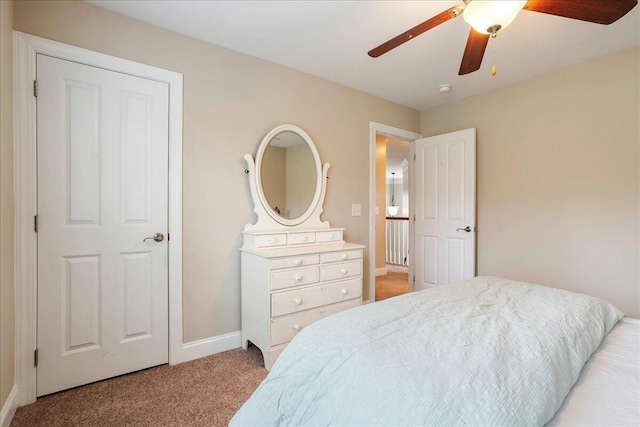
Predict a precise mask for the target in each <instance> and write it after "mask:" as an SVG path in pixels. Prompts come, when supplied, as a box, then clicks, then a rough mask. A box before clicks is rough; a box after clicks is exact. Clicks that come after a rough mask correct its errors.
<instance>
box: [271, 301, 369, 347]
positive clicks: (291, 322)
mask: <svg viewBox="0 0 640 427" xmlns="http://www.w3.org/2000/svg"><path fill="white" fill-rule="evenodd" d="M359 305H360V298H354V299H351V300H349V301H344V302H341V303H339V304H333V305H327V306H324V307H318V308H315V309H312V310H307V311H302V312H300V313H296V314H293V315H291V316H286V317H281V318H279V319H272V320H271V345H272V346H274V345H278V344H283V343H287V342H289V341H291V340H292V339H293V337H294V336H295V335H296V334H297V333H298V332H300V331H301V330H302V329H303V328H305V327H306V326H308V325H310V324H311V323H313V322H315V321H316V320H320V319H322V318H323V317H327V316H329V315H330V314H333V313H337V312H339V311H342V310H346V309H348V308H352V307H357V306H359ZM276 357H277V356H276Z"/></svg>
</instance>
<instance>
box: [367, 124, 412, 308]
mask: <svg viewBox="0 0 640 427" xmlns="http://www.w3.org/2000/svg"><path fill="white" fill-rule="evenodd" d="M410 150H411V147H410V143H409V142H408V141H402V140H400V139H396V138H393V137H390V136H384V135H376V204H375V206H376V207H375V209H376V227H375V230H376V247H375V253H376V256H375V264H376V265H375V276H376V277H375V300H376V301H381V300H383V299H387V298H391V297H394V296H398V295H402V294H405V293H407V292H409V265H410V262H411V261H410V257H409V185H410V183H409V177H410V174H409V159H410V158H411V151H410Z"/></svg>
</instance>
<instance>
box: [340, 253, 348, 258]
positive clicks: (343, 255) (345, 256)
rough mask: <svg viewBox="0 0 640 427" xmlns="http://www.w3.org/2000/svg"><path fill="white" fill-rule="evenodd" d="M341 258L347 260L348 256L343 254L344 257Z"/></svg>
mask: <svg viewBox="0 0 640 427" xmlns="http://www.w3.org/2000/svg"><path fill="white" fill-rule="evenodd" d="M340 258H342V259H347V258H348V257H347V254H342V255H341V256H340Z"/></svg>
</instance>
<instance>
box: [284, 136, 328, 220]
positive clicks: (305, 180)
mask: <svg viewBox="0 0 640 427" xmlns="http://www.w3.org/2000/svg"><path fill="white" fill-rule="evenodd" d="M321 167H322V166H321ZM320 175H322V172H321V171H320ZM317 177H318V175H317V173H316V165H315V158H314V157H313V153H312V152H311V150H310V149H309V147H308V145H307V144H298V145H294V146H291V147H288V148H287V185H286V187H287V204H286V208H287V218H298V217H299V216H300V215H302V214H303V213H305V212H306V211H307V209H308V208H309V206H310V205H311V202H312V201H313V196H314V195H315V193H316V183H317Z"/></svg>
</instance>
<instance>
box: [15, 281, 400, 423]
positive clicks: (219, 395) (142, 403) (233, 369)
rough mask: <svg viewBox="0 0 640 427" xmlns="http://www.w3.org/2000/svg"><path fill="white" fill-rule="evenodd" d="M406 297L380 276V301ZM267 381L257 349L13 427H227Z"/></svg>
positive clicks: (113, 386) (125, 384)
mask: <svg viewBox="0 0 640 427" xmlns="http://www.w3.org/2000/svg"><path fill="white" fill-rule="evenodd" d="M406 292H408V274H407V273H405V272H394V271H389V272H387V274H386V275H384V276H378V277H376V301H380V300H383V299H386V298H390V297H392V296H396V295H400V294H403V293H406ZM266 376H267V371H266V369H264V364H263V361H262V353H261V352H260V350H259V349H258V348H257V347H253V346H252V347H250V348H249V350H247V351H244V350H242V349H236V350H231V351H227V352H224V353H219V354H214V355H213V356H209V357H204V358H202V359H198V360H194V361H192V362H187V363H183V364H180V365H176V366H169V365H162V366H158V367H155V368H150V369H145V370H143V371H139V372H134V373H132V374H128V375H122V376H120V377H116V378H112V379H109V380H105V381H100V382H97V383H93V384H89V385H86V386H84V387H78V388H75V389H72V390H67V391H63V392H60V393H55V394H51V395H49V396H45V397H42V398H40V399H38V400H37V401H36V402H35V403H33V404H31V405H27V406H24V407H21V408H18V410H17V412H16V414H15V416H14V418H13V421H12V423H11V427H22V426H28V427H32V426H46V427H62V426H64V427H71V426H74V427H75V426H101V427H110V426H118V427H120V426H140V427H142V426H154V427H156V426H185V427H187V426H226V425H227V424H228V422H229V420H230V419H231V417H232V416H233V415H234V414H235V413H236V411H237V410H238V409H240V406H242V404H243V403H244V402H245V401H246V400H247V399H248V398H249V396H250V395H251V393H253V391H254V390H255V389H256V387H258V385H259V384H260V382H261V381H262V380H263V379H264V378H265V377H266Z"/></svg>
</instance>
